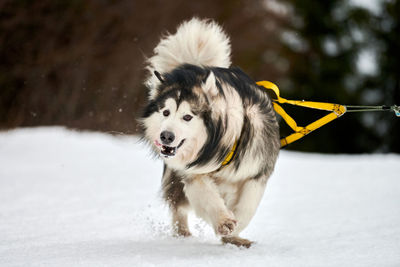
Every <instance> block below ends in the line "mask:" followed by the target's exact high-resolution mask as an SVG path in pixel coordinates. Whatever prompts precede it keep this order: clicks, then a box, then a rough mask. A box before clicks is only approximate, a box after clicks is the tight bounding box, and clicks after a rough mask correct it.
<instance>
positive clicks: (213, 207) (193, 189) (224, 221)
mask: <svg viewBox="0 0 400 267" xmlns="http://www.w3.org/2000/svg"><path fill="white" fill-rule="evenodd" d="M184 191H185V194H186V196H187V198H188V200H189V203H190V205H191V206H192V207H193V209H194V211H195V212H196V214H197V216H199V217H201V218H203V219H204V220H205V221H206V222H208V223H210V224H211V225H212V226H213V228H214V231H215V233H216V234H219V235H222V236H226V235H230V234H231V233H232V232H233V231H234V230H235V227H236V220H235V217H234V216H233V213H232V212H231V211H230V210H228V208H227V207H226V206H225V202H224V200H223V199H222V198H221V196H220V194H219V192H218V189H217V187H216V185H215V184H214V182H213V180H212V179H211V178H210V177H208V176H202V175H198V176H196V177H194V178H192V179H190V180H188V181H185V187H184Z"/></svg>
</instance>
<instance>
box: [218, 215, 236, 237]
mask: <svg viewBox="0 0 400 267" xmlns="http://www.w3.org/2000/svg"><path fill="white" fill-rule="evenodd" d="M236 225H237V221H236V220H234V219H231V218H224V219H223V220H222V221H221V222H220V223H219V225H218V227H217V233H218V234H220V235H222V236H225V235H230V234H231V233H232V232H233V231H234V230H235V227H236Z"/></svg>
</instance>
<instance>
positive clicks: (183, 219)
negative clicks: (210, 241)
mask: <svg viewBox="0 0 400 267" xmlns="http://www.w3.org/2000/svg"><path fill="white" fill-rule="evenodd" d="M183 186H184V184H183V182H182V177H181V176H180V175H179V174H178V173H177V172H175V171H172V170H170V169H168V168H167V167H166V166H164V174H163V180H162V189H163V197H164V199H165V200H166V202H167V203H168V204H169V207H170V210H171V213H172V226H173V229H174V232H175V233H176V234H177V235H178V236H190V235H191V234H190V231H189V227H188V219H187V211H188V207H189V202H188V200H187V198H186V196H185V193H184V192H183Z"/></svg>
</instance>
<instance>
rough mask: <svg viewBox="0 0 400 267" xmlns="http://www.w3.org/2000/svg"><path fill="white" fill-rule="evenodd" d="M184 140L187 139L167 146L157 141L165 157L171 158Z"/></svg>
mask: <svg viewBox="0 0 400 267" xmlns="http://www.w3.org/2000/svg"><path fill="white" fill-rule="evenodd" d="M184 142H185V139H183V140H182V141H181V142H180V143H179V145H177V146H166V145H161V144H160V143H158V142H157V141H156V145H157V146H159V147H160V148H161V155H163V156H164V157H165V158H169V157H173V156H175V155H176V152H177V151H178V148H180V147H181V146H182V145H183V143H184Z"/></svg>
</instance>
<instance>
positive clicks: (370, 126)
mask: <svg viewBox="0 0 400 267" xmlns="http://www.w3.org/2000/svg"><path fill="white" fill-rule="evenodd" d="M365 3H366V4H367V5H366V4H365ZM399 14H400V1H386V0H368V1H364V2H363V1H360V0H358V1H357V0H352V1H347V0H332V1H328V2H327V1H315V0H314V1H311V0H304V1H295V0H247V1H246V0H213V1H210V0H204V1H183V0H171V1H166V0H141V1H131V0H119V1H117V0H115V1H113V0H102V1H97V0H91V1H90V0H89V1H84V0H56V1H52V0H41V1H33V0H3V1H1V2H0V128H2V129H9V128H13V127H24V126H41V125H65V126H68V127H72V128H77V129H86V130H96V131H104V132H110V133H124V134H134V133H137V125H136V120H135V119H136V117H137V114H138V112H139V111H140V108H141V107H142V106H143V103H144V102H145V99H146V93H147V92H146V89H145V87H144V86H143V85H142V81H143V79H144V77H145V74H146V73H145V71H144V66H145V58H146V56H150V55H151V53H152V50H153V48H154V46H155V45H156V44H157V42H158V40H159V38H160V36H161V35H162V34H163V33H165V32H174V31H175V29H176V27H177V25H178V24H179V23H180V22H182V21H183V20H185V19H190V18H191V17H193V16H198V17H200V18H212V19H214V20H216V21H218V22H219V23H220V24H222V25H223V27H224V28H225V30H226V31H227V33H228V34H229V35H230V36H231V41H232V48H233V52H232V56H233V65H236V66H240V67H241V68H242V69H243V70H244V71H245V72H247V73H248V74H249V75H250V76H251V77H253V78H254V80H270V81H273V82H275V83H277V84H278V85H279V87H280V89H281V92H282V96H284V97H285V98H291V99H307V100H314V101H325V102H337V103H341V104H353V105H361V104H362V105H381V104H386V105H393V104H400V83H399V79H400V55H399V53H400V52H399V51H400V35H399V32H400V17H399ZM289 112H291V114H292V115H293V116H294V117H295V118H296V119H297V120H298V121H299V122H300V123H302V124H305V123H307V122H309V121H310V120H312V119H314V118H316V117H315V116H316V115H315V113H314V112H311V113H310V112H308V111H306V110H304V109H297V108H292V109H290V111H289ZM321 115H323V114H317V116H321ZM282 125H283V124H282ZM286 131H287V129H286V128H285V126H283V127H282V134H285V132H286ZM399 134H400V119H398V118H396V117H395V116H394V115H393V114H390V113H362V114H361V113H360V114H346V115H345V116H344V117H343V118H341V119H339V120H336V121H334V122H332V123H330V124H328V125H327V126H324V127H323V128H321V129H320V130H318V131H317V132H315V133H312V134H311V135H310V136H308V137H306V138H304V139H302V140H301V141H299V142H296V143H294V144H293V145H290V146H289V149H293V150H301V151H315V152H330V153H362V152H397V153H399V152H400V144H399V139H398V138H397V137H398V136H399Z"/></svg>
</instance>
